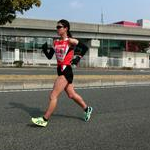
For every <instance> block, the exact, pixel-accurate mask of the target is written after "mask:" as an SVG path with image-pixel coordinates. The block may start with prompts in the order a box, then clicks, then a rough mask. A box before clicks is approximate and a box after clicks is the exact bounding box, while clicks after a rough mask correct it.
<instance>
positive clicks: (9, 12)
mask: <svg viewBox="0 0 150 150" xmlns="http://www.w3.org/2000/svg"><path fill="white" fill-rule="evenodd" d="M40 5H41V1H40V0H1V1H0V25H4V24H6V23H7V22H9V23H11V22H12V21H13V19H15V18H16V15H17V12H20V13H21V14H23V13H24V11H27V10H29V9H30V8H32V7H33V6H37V7H39V6H40Z"/></svg>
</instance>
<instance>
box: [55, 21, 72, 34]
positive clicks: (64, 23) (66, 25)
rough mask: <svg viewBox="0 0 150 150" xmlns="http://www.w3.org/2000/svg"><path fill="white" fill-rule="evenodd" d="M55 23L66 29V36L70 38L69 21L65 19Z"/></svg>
mask: <svg viewBox="0 0 150 150" xmlns="http://www.w3.org/2000/svg"><path fill="white" fill-rule="evenodd" d="M57 23H61V24H62V25H63V26H64V27H67V28H68V30H67V35H68V37H72V35H71V32H70V23H69V21H67V20H65V19H61V20H59V21H58V22H57Z"/></svg>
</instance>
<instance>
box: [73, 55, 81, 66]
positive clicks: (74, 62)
mask: <svg viewBox="0 0 150 150" xmlns="http://www.w3.org/2000/svg"><path fill="white" fill-rule="evenodd" d="M80 59H81V57H80V56H76V58H74V59H72V61H71V65H76V66H77V65H78V63H79V61H80Z"/></svg>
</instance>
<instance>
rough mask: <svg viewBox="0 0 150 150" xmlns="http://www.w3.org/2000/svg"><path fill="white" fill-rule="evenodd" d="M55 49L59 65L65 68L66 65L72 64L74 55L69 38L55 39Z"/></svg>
mask: <svg viewBox="0 0 150 150" xmlns="http://www.w3.org/2000/svg"><path fill="white" fill-rule="evenodd" d="M54 50H55V55H56V59H57V65H58V66H61V68H64V66H67V65H69V66H70V65H71V61H72V59H73V56H74V50H73V48H70V47H69V39H68V38H66V39H65V40H56V41H54Z"/></svg>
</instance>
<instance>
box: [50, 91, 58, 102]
mask: <svg viewBox="0 0 150 150" xmlns="http://www.w3.org/2000/svg"><path fill="white" fill-rule="evenodd" d="M49 99H50V100H57V99H58V94H57V93H55V92H51V93H50V94H49Z"/></svg>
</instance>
